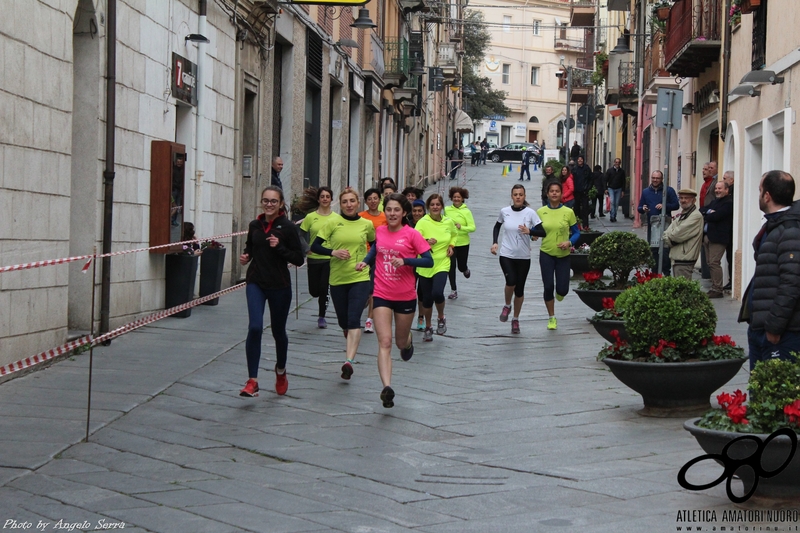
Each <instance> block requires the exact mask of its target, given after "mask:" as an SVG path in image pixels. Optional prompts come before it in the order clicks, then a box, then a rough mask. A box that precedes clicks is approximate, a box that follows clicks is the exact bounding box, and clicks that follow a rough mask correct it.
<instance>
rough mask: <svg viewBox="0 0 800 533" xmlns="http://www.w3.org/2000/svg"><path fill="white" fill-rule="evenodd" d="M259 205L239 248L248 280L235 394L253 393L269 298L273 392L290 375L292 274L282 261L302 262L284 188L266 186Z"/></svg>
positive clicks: (281, 391)
mask: <svg viewBox="0 0 800 533" xmlns="http://www.w3.org/2000/svg"><path fill="white" fill-rule="evenodd" d="M261 209H262V210H263V211H264V212H263V213H262V214H260V215H258V218H257V219H256V220H253V221H252V222H250V227H249V229H248V232H247V241H246V243H245V247H244V253H243V254H242V255H240V256H239V263H241V264H242V265H246V264H248V263H250V266H249V267H248V268H247V276H246V281H247V286H246V289H245V293H246V295H247V313H248V316H249V323H248V326H247V341H246V343H245V353H246V354H247V372H248V376H249V379H248V380H247V383H245V386H244V388H243V389H242V390H241V392H239V395H240V396H248V397H255V396H258V365H259V362H260V361H261V335H262V333H263V331H264V306H265V305H266V304H267V303H269V318H270V325H271V329H272V338H273V339H275V352H276V354H275V355H276V359H277V362H276V363H275V392H277V393H278V394H279V395H283V394H286V391H287V389H288V388H289V381H288V379H287V378H286V356H287V352H288V349H289V337H288V336H287V335H286V319H287V318H288V316H289V307H290V306H291V303H292V280H291V277H290V276H289V267H288V266H287V263H291V264H293V265H297V266H300V265H302V264H303V248H302V246H301V244H300V237H299V236H298V234H297V230H296V229H295V225H294V224H293V223H292V221H291V220H289V219H288V218H286V213H285V209H286V205H285V203H284V199H283V191H282V190H281V189H280V188H279V187H274V186H269V187H267V188H266V189H264V190H263V191H262V193H261Z"/></svg>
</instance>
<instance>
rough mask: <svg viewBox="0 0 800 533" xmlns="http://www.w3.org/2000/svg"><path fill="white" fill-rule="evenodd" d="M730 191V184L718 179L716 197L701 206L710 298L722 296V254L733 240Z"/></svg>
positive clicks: (715, 190) (715, 187)
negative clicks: (709, 276) (709, 277)
mask: <svg viewBox="0 0 800 533" xmlns="http://www.w3.org/2000/svg"><path fill="white" fill-rule="evenodd" d="M729 193H730V189H729V188H728V185H727V184H726V183H725V182H724V181H718V182H717V184H716V185H715V186H714V194H715V195H716V199H715V200H713V201H711V202H710V203H708V204H706V206H705V207H701V208H700V213H702V214H703V218H704V219H705V228H704V229H705V232H704V236H703V248H704V249H705V251H706V260H707V261H708V270H709V271H710V273H711V290H710V291H708V297H709V298H722V290H723V285H722V256H723V255H725V249H726V248H727V247H728V245H729V243H731V242H733V198H731V195H730V194H729Z"/></svg>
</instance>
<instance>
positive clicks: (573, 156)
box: [569, 141, 581, 161]
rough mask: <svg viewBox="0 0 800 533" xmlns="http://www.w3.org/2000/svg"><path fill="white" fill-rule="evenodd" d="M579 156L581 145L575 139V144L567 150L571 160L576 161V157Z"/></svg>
mask: <svg viewBox="0 0 800 533" xmlns="http://www.w3.org/2000/svg"><path fill="white" fill-rule="evenodd" d="M580 156H581V145H580V144H578V141H575V144H573V145H572V149H570V151H569V158H570V159H572V160H573V161H577V160H578V158H579V157H580Z"/></svg>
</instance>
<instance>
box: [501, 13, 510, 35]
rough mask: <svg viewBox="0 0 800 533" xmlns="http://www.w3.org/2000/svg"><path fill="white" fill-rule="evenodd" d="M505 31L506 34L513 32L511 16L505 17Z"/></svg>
mask: <svg viewBox="0 0 800 533" xmlns="http://www.w3.org/2000/svg"><path fill="white" fill-rule="evenodd" d="M503 31H504V32H505V33H510V32H511V16H510V15H503Z"/></svg>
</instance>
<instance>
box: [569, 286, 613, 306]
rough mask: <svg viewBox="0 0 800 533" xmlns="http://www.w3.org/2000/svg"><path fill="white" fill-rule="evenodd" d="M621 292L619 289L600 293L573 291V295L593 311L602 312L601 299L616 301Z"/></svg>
mask: <svg viewBox="0 0 800 533" xmlns="http://www.w3.org/2000/svg"><path fill="white" fill-rule="evenodd" d="M621 292H622V290H620V289H605V290H600V291H592V290H585V289H575V294H577V295H578V298H580V299H581V301H582V302H583V303H585V304H586V305H588V306H589V307H590V308H592V309H593V310H595V311H602V310H603V298H614V299H616V298H617V296H619V295H620V293H621Z"/></svg>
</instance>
